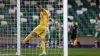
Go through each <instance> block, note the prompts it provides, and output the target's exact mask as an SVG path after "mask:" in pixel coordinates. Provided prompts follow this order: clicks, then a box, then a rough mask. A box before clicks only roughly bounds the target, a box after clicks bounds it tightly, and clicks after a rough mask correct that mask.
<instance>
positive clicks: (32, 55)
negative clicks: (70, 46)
mask: <svg viewBox="0 0 100 56" xmlns="http://www.w3.org/2000/svg"><path fill="white" fill-rule="evenodd" d="M41 52H42V50H41V48H21V56H39V54H40V53H41ZM7 53H8V54H15V53H16V49H13V48H12V49H11V48H8V49H3V48H0V54H7ZM9 56H16V55H9ZM47 56H63V49H62V48H48V49H47Z"/></svg>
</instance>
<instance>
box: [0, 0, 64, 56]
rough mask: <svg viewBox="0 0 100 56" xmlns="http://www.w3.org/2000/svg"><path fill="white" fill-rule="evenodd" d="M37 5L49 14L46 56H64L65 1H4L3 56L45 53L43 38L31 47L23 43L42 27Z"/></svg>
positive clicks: (0, 7)
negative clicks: (42, 44) (43, 51)
mask: <svg viewBox="0 0 100 56" xmlns="http://www.w3.org/2000/svg"><path fill="white" fill-rule="evenodd" d="M19 2H20V3H19ZM37 3H40V4H41V6H42V7H43V8H44V9H46V11H47V12H48V14H49V25H48V27H47V30H46V37H45V45H46V54H47V56H63V0H0V56H2V55H3V56H8V55H11V56H15V55H20V53H21V56H39V54H41V53H42V49H41V45H40V37H39V36H37V37H33V38H32V39H31V40H30V41H29V42H28V43H27V44H26V43H24V42H23V40H24V39H25V37H26V36H27V35H28V34H30V32H31V31H32V30H33V29H34V28H35V27H36V26H38V25H39V22H40V12H39V11H37V10H36V8H35V7H34V5H35V4H37ZM20 34H21V35H20ZM20 45H21V46H20ZM20 48H21V52H20Z"/></svg>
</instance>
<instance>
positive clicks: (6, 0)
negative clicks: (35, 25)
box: [0, 0, 21, 56]
mask: <svg viewBox="0 0 100 56" xmlns="http://www.w3.org/2000/svg"><path fill="white" fill-rule="evenodd" d="M20 44H21V42H20V0H0V56H16V55H17V56H20V47H21V45H20Z"/></svg>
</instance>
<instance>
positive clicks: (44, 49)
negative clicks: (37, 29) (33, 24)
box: [40, 32, 46, 55]
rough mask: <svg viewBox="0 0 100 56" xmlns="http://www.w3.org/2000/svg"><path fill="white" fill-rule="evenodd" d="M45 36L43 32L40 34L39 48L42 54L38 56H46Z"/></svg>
mask: <svg viewBox="0 0 100 56" xmlns="http://www.w3.org/2000/svg"><path fill="white" fill-rule="evenodd" d="M45 36H46V33H45V32H43V33H41V34H40V39H41V47H42V54H40V55H46V46H45Z"/></svg>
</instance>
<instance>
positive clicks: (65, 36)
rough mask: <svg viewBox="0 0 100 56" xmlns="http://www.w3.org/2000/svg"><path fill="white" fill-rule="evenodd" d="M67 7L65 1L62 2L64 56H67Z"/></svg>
mask: <svg viewBox="0 0 100 56" xmlns="http://www.w3.org/2000/svg"><path fill="white" fill-rule="evenodd" d="M67 5H68V3H67V0H63V6H64V7H63V11H64V12H63V13H64V14H63V16H64V17H63V20H64V56H68V32H67V28H68V26H67V22H68V20H67V11H68V10H67Z"/></svg>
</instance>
